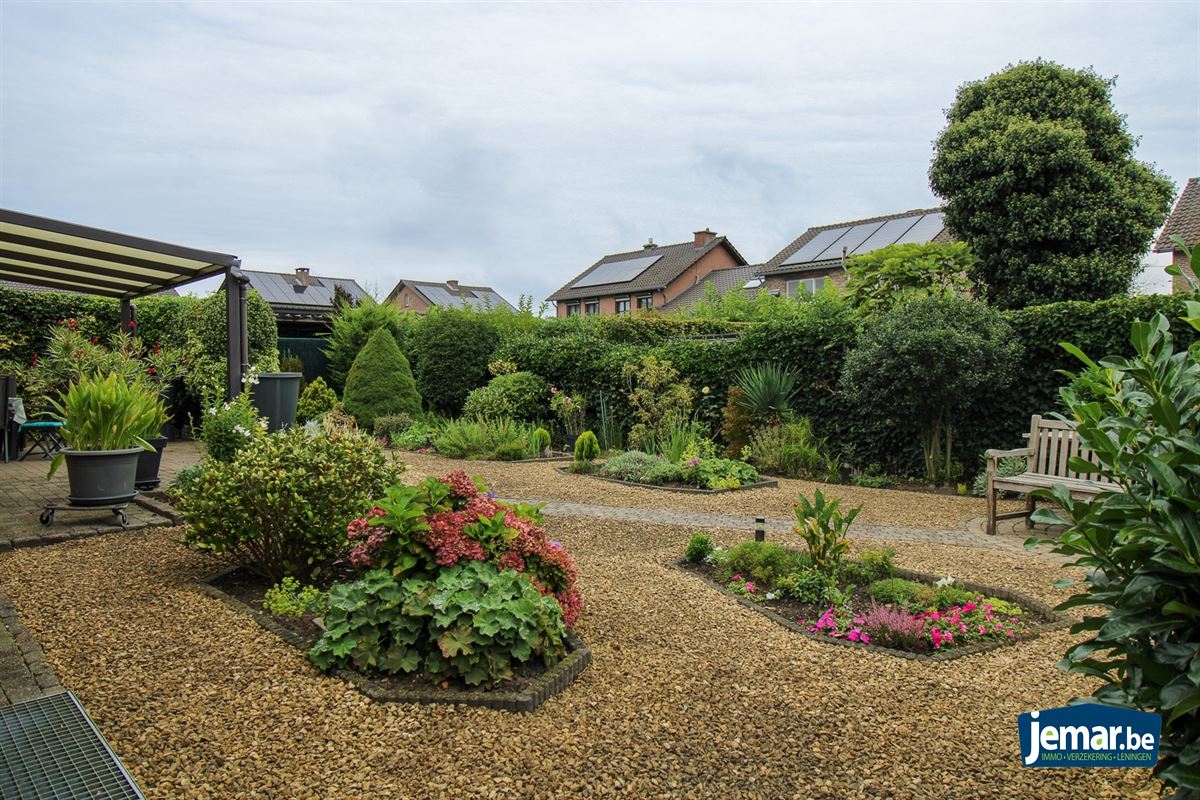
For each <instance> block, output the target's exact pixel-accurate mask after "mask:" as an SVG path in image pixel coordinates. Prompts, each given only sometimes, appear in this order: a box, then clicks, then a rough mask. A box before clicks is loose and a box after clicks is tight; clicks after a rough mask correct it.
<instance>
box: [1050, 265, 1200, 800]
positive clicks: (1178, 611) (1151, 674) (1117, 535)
mask: <svg viewBox="0 0 1200 800" xmlns="http://www.w3.org/2000/svg"><path fill="white" fill-rule="evenodd" d="M1190 255H1191V257H1192V263H1193V264H1195V263H1196V261H1197V256H1200V249H1192V250H1191V251H1190ZM1186 307H1187V315H1186V316H1185V318H1184V319H1185V321H1186V322H1187V323H1188V324H1189V325H1191V326H1192V327H1193V328H1200V303H1197V302H1195V301H1188V302H1187V305H1186ZM1130 340H1131V342H1132V344H1133V348H1134V353H1135V354H1134V355H1133V356H1132V357H1130V358H1124V357H1118V356H1109V357H1108V358H1105V359H1103V360H1101V361H1100V362H1098V364H1099V366H1100V367H1103V368H1104V369H1107V370H1110V371H1111V382H1110V385H1109V389H1108V393H1107V396H1106V397H1105V398H1104V402H1097V401H1095V400H1090V401H1085V400H1082V399H1081V398H1078V397H1066V398H1064V399H1065V400H1066V401H1067V403H1068V406H1069V407H1070V410H1071V415H1072V417H1073V419H1074V422H1075V430H1076V433H1077V434H1078V436H1079V439H1080V442H1081V444H1082V445H1083V446H1084V447H1086V448H1088V449H1089V450H1090V451H1091V454H1092V457H1093V458H1094V459H1095V462H1096V463H1094V464H1093V463H1091V462H1090V461H1087V460H1084V459H1082V458H1078V457H1076V458H1072V459H1071V462H1070V466H1071V468H1072V469H1074V470H1076V471H1078V472H1080V473H1082V474H1086V475H1095V476H1102V477H1104V478H1106V479H1108V480H1110V481H1112V482H1113V483H1114V484H1115V485H1114V490H1113V491H1111V492H1106V493H1103V494H1101V495H1099V496H1098V497H1096V498H1095V499H1094V500H1093V501H1092V502H1090V503H1088V502H1085V501H1082V500H1076V499H1075V498H1073V497H1071V495H1070V493H1069V492H1068V491H1067V489H1066V487H1064V486H1061V485H1060V486H1055V487H1053V488H1052V489H1051V490H1049V492H1043V493H1041V494H1043V495H1044V496H1046V497H1049V498H1052V499H1054V500H1055V501H1056V502H1057V503H1059V504H1060V505H1061V507H1062V508H1063V513H1061V514H1060V513H1058V512H1057V511H1055V510H1053V509H1051V508H1041V509H1039V510H1038V511H1036V512H1035V513H1034V520H1035V521H1036V522H1043V523H1049V524H1066V525H1068V526H1069V528H1068V529H1067V531H1066V532H1065V533H1064V534H1062V536H1060V537H1059V538H1057V539H1050V540H1045V541H1046V542H1048V543H1049V544H1050V545H1051V546H1052V547H1053V549H1054V552H1056V553H1058V554H1060V555H1064V556H1067V557H1069V558H1071V559H1072V563H1073V565H1074V566H1076V567H1080V568H1082V569H1084V570H1085V571H1086V573H1087V577H1086V578H1085V583H1083V584H1082V586H1081V587H1080V590H1079V591H1078V592H1077V593H1076V594H1075V595H1074V596H1072V597H1071V598H1070V599H1069V600H1067V601H1066V602H1065V603H1063V604H1062V605H1061V606H1059V608H1062V609H1066V608H1086V609H1089V610H1090V611H1091V613H1087V615H1086V616H1085V617H1084V620H1083V622H1080V623H1078V624H1076V625H1075V626H1074V627H1072V629H1071V630H1072V632H1073V633H1086V634H1087V635H1088V636H1089V638H1088V639H1087V640H1086V641H1084V642H1081V643H1078V644H1075V645H1074V646H1072V647H1071V648H1070V649H1069V650H1068V651H1067V654H1066V658H1065V660H1064V661H1063V662H1061V664H1060V666H1061V667H1062V668H1063V669H1066V670H1067V671H1070V672H1077V673H1081V674H1084V675H1088V676H1092V677H1095V678H1099V679H1100V680H1101V681H1102V684H1101V686H1100V687H1099V688H1098V689H1097V690H1096V691H1095V692H1094V694H1093V697H1094V698H1095V699H1096V700H1098V701H1100V702H1102V703H1108V704H1110V705H1116V706H1124V707H1131V708H1139V709H1144V710H1149V711H1154V712H1156V713H1158V714H1159V715H1160V716H1161V717H1162V738H1161V740H1160V744H1159V761H1158V765H1157V766H1156V767H1155V770H1154V772H1155V775H1156V777H1158V778H1159V779H1160V780H1162V781H1163V782H1164V783H1165V784H1166V785H1167V786H1169V787H1173V788H1176V789H1179V790H1181V792H1180V793H1179V794H1180V796H1187V797H1193V796H1196V795H1197V794H1198V793H1200V533H1198V528H1197V510H1198V509H1200V492H1198V489H1197V487H1200V482H1198V481H1197V480H1196V478H1197V475H1200V345H1193V346H1192V347H1191V348H1190V349H1188V350H1186V351H1177V350H1176V347H1175V340H1174V335H1173V333H1172V331H1171V329H1170V324H1169V323H1168V321H1167V318H1166V317H1164V316H1162V315H1155V316H1154V317H1153V318H1152V319H1151V320H1150V321H1148V322H1136V323H1134V324H1133V326H1132V330H1131V334H1130ZM1064 347H1066V348H1068V349H1069V350H1071V351H1072V352H1073V353H1075V354H1076V356H1077V357H1079V358H1080V359H1081V360H1082V361H1083V363H1084V364H1085V365H1087V366H1088V367H1092V366H1093V365H1096V363H1097V362H1094V361H1092V360H1091V359H1090V358H1088V357H1087V356H1085V355H1084V354H1083V352H1082V351H1080V350H1079V348H1076V347H1074V346H1073V345H1064ZM1035 542H1037V540H1036V539H1031V540H1030V544H1033V543H1035ZM1096 610H1102V613H1095V611H1096Z"/></svg>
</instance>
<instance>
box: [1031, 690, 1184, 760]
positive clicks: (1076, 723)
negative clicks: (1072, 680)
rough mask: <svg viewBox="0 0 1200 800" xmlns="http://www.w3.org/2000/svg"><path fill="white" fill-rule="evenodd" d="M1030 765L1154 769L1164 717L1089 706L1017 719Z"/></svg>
mask: <svg viewBox="0 0 1200 800" xmlns="http://www.w3.org/2000/svg"><path fill="white" fill-rule="evenodd" d="M1017 730H1018V732H1019V733H1020V736H1021V762H1022V763H1023V764H1024V765H1025V766H1027V767H1153V766H1154V765H1155V764H1157V763H1158V737H1159V735H1160V734H1161V733H1162V717H1160V716H1159V715H1158V714H1155V713H1153V712H1150V711H1134V710H1132V709H1128V708H1116V707H1114V706H1106V705H1101V704H1100V703H1083V704H1081V705H1077V706H1065V707H1064V708H1048V709H1046V710H1044V711H1031V712H1028V713H1025V714H1022V715H1020V716H1019V717H1017Z"/></svg>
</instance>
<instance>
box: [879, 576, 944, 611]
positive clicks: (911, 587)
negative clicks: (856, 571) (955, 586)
mask: <svg viewBox="0 0 1200 800" xmlns="http://www.w3.org/2000/svg"><path fill="white" fill-rule="evenodd" d="M867 594H868V595H870V596H871V598H872V599H873V600H875V601H876V602H879V603H884V604H891V605H894V606H907V607H909V608H914V609H915V608H925V607H926V606H928V605H929V603H930V601H931V600H932V599H933V588H932V587H929V586H924V585H922V584H920V583H917V582H915V581H909V580H905V579H904V578H884V579H883V580H881V581H875V582H874V583H872V584H871V585H870V586H868V587H867Z"/></svg>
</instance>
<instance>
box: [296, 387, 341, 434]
mask: <svg viewBox="0 0 1200 800" xmlns="http://www.w3.org/2000/svg"><path fill="white" fill-rule="evenodd" d="M337 404H338V397H337V392H335V391H334V390H333V389H330V388H329V385H328V384H327V383H325V379H324V378H322V377H321V376H320V375H318V376H317V377H315V378H313V379H312V380H311V381H309V383H308V385H307V386H305V387H304V391H303V392H301V393H300V400H299V401H298V402H297V403H296V421H297V422H300V423H305V422H308V421H309V420H310V419H320V418H321V417H323V416H325V415H326V414H328V413H329V412H330V411H333V410H334V408H336V407H337Z"/></svg>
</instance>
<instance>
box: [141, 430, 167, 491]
mask: <svg viewBox="0 0 1200 800" xmlns="http://www.w3.org/2000/svg"><path fill="white" fill-rule="evenodd" d="M147 441H149V442H150V444H151V445H153V447H154V449H153V450H142V451H141V452H139V453H138V460H137V478H135V479H134V482H133V485H134V487H136V488H137V489H138V490H139V491H143V492H144V491H146V490H148V489H157V488H158V484H159V483H161V481H160V480H159V478H158V466H159V464H160V463H162V454H163V450H164V449H165V448H166V446H167V437H166V436H159V437H156V438H154V439H149V440H147Z"/></svg>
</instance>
